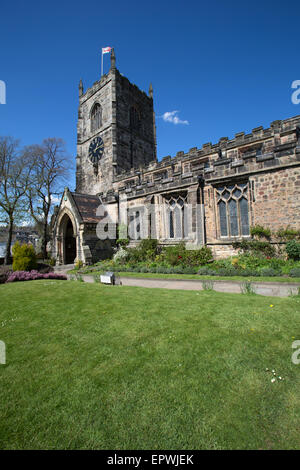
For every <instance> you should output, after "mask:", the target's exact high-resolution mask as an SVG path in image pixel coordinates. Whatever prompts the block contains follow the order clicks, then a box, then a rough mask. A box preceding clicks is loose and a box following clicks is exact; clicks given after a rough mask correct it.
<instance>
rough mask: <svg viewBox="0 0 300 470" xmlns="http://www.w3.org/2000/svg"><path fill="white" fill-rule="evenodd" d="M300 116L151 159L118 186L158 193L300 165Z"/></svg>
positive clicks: (120, 179) (121, 176) (119, 179)
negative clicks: (179, 187) (164, 190)
mask: <svg viewBox="0 0 300 470" xmlns="http://www.w3.org/2000/svg"><path fill="white" fill-rule="evenodd" d="M299 161H300V116H295V117H292V118H289V119H285V120H282V121H279V120H277V121H273V122H272V123H271V125H270V127H269V128H267V129H264V128H263V127H262V126H260V127H256V128H254V129H253V130H252V132H251V133H249V134H245V133H244V132H239V133H237V134H235V137H234V138H233V139H229V138H228V137H222V138H220V139H219V142H218V143H216V144H212V143H211V142H208V143H205V144H203V145H202V148H201V149H198V148H197V147H192V148H191V149H190V150H189V151H188V152H187V153H184V152H183V151H179V152H177V154H176V155H175V156H174V157H171V156H170V155H167V156H165V157H164V158H162V160H161V161H160V162H151V163H150V164H149V165H148V166H145V167H140V168H138V169H131V171H129V172H126V171H124V172H122V173H121V174H119V175H117V176H115V178H114V189H116V190H118V191H121V192H122V191H125V192H126V193H127V194H128V195H132V196H134V195H136V194H138V193H141V192H143V193H144V192H151V191H152V192H154V191H157V190H161V189H170V188H175V187H177V186H182V185H190V184H191V183H196V182H197V181H198V180H199V178H203V179H204V180H207V181H213V180H214V179H216V180H217V179H222V178H226V177H228V178H229V177H232V176H234V175H242V174H247V173H251V172H256V171H261V170H263V169H264V168H268V169H270V168H271V167H274V168H276V167H278V166H285V165H291V164H293V163H295V164H299Z"/></svg>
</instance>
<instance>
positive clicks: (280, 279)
mask: <svg viewBox="0 0 300 470" xmlns="http://www.w3.org/2000/svg"><path fill="white" fill-rule="evenodd" d="M76 273H77V274H78V275H79V274H86V275H91V276H94V275H100V274H102V273H104V271H103V270H101V271H97V270H95V271H92V270H88V269H86V270H84V271H81V270H79V271H78V270H76V269H71V270H70V271H68V274H76ZM118 274H119V275H120V276H123V277H139V278H149V279H196V280H198V281H202V280H212V281H218V280H222V281H242V282H245V280H249V281H251V282H282V283H291V284H300V278H299V277H284V276H274V277H272V276H266V277H262V276H258V277H257V276H204V275H201V276H200V275H199V274H162V273H137V272H128V271H124V272H122V271H120V272H118Z"/></svg>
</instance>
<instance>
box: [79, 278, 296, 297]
mask: <svg viewBox="0 0 300 470" xmlns="http://www.w3.org/2000/svg"><path fill="white" fill-rule="evenodd" d="M70 277H71V276H70ZM81 277H82V280H83V281H84V282H89V283H91V282H95V281H94V277H93V276H91V275H88V274H83V275H82V276H81ZM118 281H119V282H121V284H122V285H123V286H135V287H151V288H161V289H179V290H180V289H182V290H203V285H204V288H205V286H206V287H211V288H212V289H213V290H215V291H218V292H231V293H234V294H240V293H241V292H242V289H243V287H244V285H245V281H246V279H245V281H244V282H243V281H231V280H228V281H227V280H223V281H218V280H212V281H205V280H203V281H200V280H197V279H154V278H139V277H119V278H118ZM251 287H252V289H253V291H254V292H255V293H256V294H260V295H267V296H271V297H288V296H290V295H296V294H298V289H299V288H300V284H296V283H295V284H290V283H279V282H251Z"/></svg>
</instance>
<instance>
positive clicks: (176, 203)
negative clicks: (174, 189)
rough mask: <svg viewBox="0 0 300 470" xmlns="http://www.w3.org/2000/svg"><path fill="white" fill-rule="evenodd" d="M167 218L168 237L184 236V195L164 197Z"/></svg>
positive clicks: (178, 237)
mask: <svg viewBox="0 0 300 470" xmlns="http://www.w3.org/2000/svg"><path fill="white" fill-rule="evenodd" d="M165 200H166V205H167V212H166V213H167V218H168V232H169V233H168V238H175V239H177V240H178V239H179V240H181V239H183V238H185V235H186V234H185V224H184V218H185V203H186V195H182V194H180V195H176V194H174V195H170V196H167V197H166V198H165Z"/></svg>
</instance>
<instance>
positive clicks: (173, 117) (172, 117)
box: [159, 111, 189, 125]
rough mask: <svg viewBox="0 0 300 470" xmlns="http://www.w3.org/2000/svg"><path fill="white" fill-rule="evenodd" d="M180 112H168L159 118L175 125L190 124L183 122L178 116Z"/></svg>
mask: <svg viewBox="0 0 300 470" xmlns="http://www.w3.org/2000/svg"><path fill="white" fill-rule="evenodd" d="M178 113H179V111H167V112H165V113H164V114H163V115H162V116H159V117H161V118H163V120H164V121H165V122H172V123H173V124H187V125H188V124H189V121H182V120H181V119H179V117H178V116H177V115H178Z"/></svg>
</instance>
